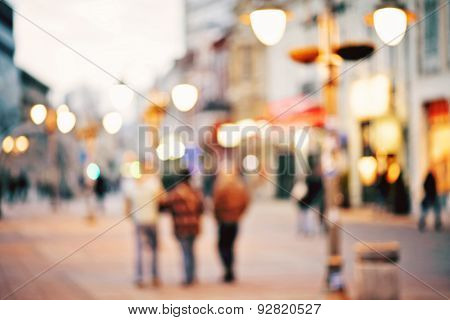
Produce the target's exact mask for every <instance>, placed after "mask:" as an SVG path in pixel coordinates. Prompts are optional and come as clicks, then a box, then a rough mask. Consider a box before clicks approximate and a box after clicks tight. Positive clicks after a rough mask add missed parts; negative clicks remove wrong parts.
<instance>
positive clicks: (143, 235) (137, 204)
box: [123, 173, 164, 287]
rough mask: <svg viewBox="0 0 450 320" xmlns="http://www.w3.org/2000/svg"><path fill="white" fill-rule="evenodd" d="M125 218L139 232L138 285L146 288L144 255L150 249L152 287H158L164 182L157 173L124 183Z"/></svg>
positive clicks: (136, 279) (136, 268)
mask: <svg viewBox="0 0 450 320" xmlns="http://www.w3.org/2000/svg"><path fill="white" fill-rule="evenodd" d="M123 191H124V195H125V215H127V216H130V217H131V218H132V220H133V222H134V225H135V230H136V256H135V279H134V281H135V284H136V285H137V286H138V287H143V286H144V271H143V255H144V250H145V249H146V247H145V245H147V248H149V249H151V260H152V261H151V270H150V273H151V276H152V284H153V285H154V286H158V285H159V283H160V282H159V273H158V232H157V225H158V215H159V204H160V201H161V199H162V198H163V196H164V191H163V188H162V184H161V179H160V178H159V176H158V175H157V174H156V173H148V174H145V173H144V174H142V175H141V176H140V177H139V178H137V179H133V178H129V179H127V180H126V181H124V184H123Z"/></svg>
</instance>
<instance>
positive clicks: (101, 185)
mask: <svg viewBox="0 0 450 320" xmlns="http://www.w3.org/2000/svg"><path fill="white" fill-rule="evenodd" d="M107 190H108V188H107V182H106V179H105V177H104V176H103V175H102V174H100V175H99V176H98V178H97V180H95V184H94V192H95V196H96V198H97V203H98V204H99V207H100V209H101V211H102V212H104V210H105V195H106V191H107Z"/></svg>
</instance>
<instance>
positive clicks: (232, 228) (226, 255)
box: [219, 223, 238, 282]
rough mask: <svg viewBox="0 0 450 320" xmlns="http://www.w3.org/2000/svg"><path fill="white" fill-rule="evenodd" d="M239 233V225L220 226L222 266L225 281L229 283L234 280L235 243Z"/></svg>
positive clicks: (226, 224)
mask: <svg viewBox="0 0 450 320" xmlns="http://www.w3.org/2000/svg"><path fill="white" fill-rule="evenodd" d="M237 233H238V224H237V223H220V224H219V253H220V257H221V260H222V264H223V266H224V268H225V276H224V280H225V281H227V282H229V281H233V280H234V273H233V262H234V242H235V240H236V237H237Z"/></svg>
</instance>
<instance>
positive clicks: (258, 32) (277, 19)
mask: <svg viewBox="0 0 450 320" xmlns="http://www.w3.org/2000/svg"><path fill="white" fill-rule="evenodd" d="M286 20H287V17H286V13H285V12H284V11H283V10H281V9H275V8H273V9H258V10H255V11H253V12H251V13H250V25H251V27H252V30H253V32H254V34H255V36H256V38H258V40H259V41H261V42H262V43H263V44H265V45H266V46H273V45H275V44H277V43H278V42H279V41H280V40H281V38H282V37H283V35H284V31H285V30H286Z"/></svg>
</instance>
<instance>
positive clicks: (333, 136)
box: [290, 0, 374, 293]
mask: <svg viewBox="0 0 450 320" xmlns="http://www.w3.org/2000/svg"><path fill="white" fill-rule="evenodd" d="M318 27H319V35H320V38H319V46H312V47H307V48H297V49H294V50H292V51H291V52H290V55H291V58H292V59H293V60H295V61H297V62H300V63H320V64H322V65H323V66H325V68H326V72H327V79H326V80H325V83H324V84H323V86H322V94H323V102H324V106H325V110H326V112H327V119H326V133H327V134H326V139H325V143H324V144H323V145H324V148H323V160H324V161H323V171H324V182H325V183H324V185H325V208H326V216H327V217H328V221H329V222H330V224H329V232H328V235H329V236H328V255H329V257H328V262H327V277H326V282H327V287H328V290H329V291H330V292H338V293H339V292H340V293H344V283H343V279H342V257H341V250H340V232H339V205H340V202H341V200H342V195H341V193H340V191H339V189H340V186H339V182H340V178H339V173H338V170H337V163H336V162H337V161H336V160H337V159H336V156H337V153H338V150H339V142H338V128H337V123H336V122H337V121H336V115H337V90H338V77H339V65H340V63H341V61H342V60H353V61H354V60H359V59H362V58H365V57H368V56H369V55H370V54H371V53H372V52H373V50H374V46H373V45H372V44H371V43H369V42H364V43H351V44H343V45H338V43H337V42H338V41H337V25H336V21H335V19H334V14H333V1H332V0H326V6H325V10H324V11H323V13H322V14H321V15H320V16H319V17H318Z"/></svg>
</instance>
